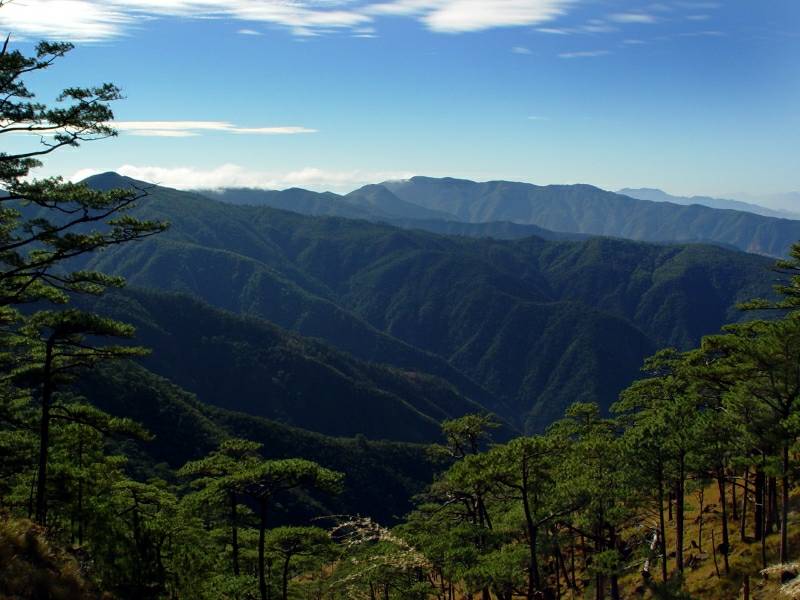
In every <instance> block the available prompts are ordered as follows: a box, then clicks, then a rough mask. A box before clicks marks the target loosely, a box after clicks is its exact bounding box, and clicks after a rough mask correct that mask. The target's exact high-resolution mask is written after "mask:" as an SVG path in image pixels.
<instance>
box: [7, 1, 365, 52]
mask: <svg viewBox="0 0 800 600" xmlns="http://www.w3.org/2000/svg"><path fill="white" fill-rule="evenodd" d="M343 4H348V2H340V1H328V2H326V1H324V0H323V1H320V0H291V1H288V0H227V1H226V0H24V1H23V0H20V1H17V2H10V3H8V4H6V5H5V6H3V9H2V10H1V11H0V27H2V29H4V30H10V31H12V32H14V34H15V35H16V36H18V37H33V38H38V37H44V38H49V39H53V38H58V39H68V40H72V41H84V42H97V41H102V40H107V39H112V38H115V37H119V36H121V35H125V34H126V32H127V31H128V29H129V28H130V27H132V26H135V25H137V24H141V23H143V22H145V21H147V20H148V19H152V18H156V17H188V18H228V19H235V20H238V21H247V22H249V23H253V22H259V23H270V24H274V25H279V26H283V27H286V28H288V29H290V30H292V31H294V32H298V31H305V30H309V31H312V30H316V29H320V28H326V29H350V28H353V27H357V26H359V25H364V24H367V23H369V22H371V21H372V18H371V17H370V16H369V15H366V14H364V13H362V12H358V11H353V10H345V9H343V8H342V5H343ZM242 31H255V30H253V29H248V30H240V32H242Z"/></svg>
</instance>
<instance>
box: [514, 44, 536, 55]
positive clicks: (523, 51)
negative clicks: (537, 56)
mask: <svg viewBox="0 0 800 600" xmlns="http://www.w3.org/2000/svg"><path fill="white" fill-rule="evenodd" d="M511 52H513V53H514V54H532V52H531V50H530V48H526V47H525V46H514V47H513V48H512V49H511Z"/></svg>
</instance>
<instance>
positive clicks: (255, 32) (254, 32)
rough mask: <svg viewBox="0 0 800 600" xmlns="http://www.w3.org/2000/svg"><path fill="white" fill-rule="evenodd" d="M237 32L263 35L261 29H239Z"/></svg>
mask: <svg viewBox="0 0 800 600" xmlns="http://www.w3.org/2000/svg"><path fill="white" fill-rule="evenodd" d="M236 33H238V34H239V35H262V33H261V32H260V31H256V30H255V29H239V30H238V31H237V32H236Z"/></svg>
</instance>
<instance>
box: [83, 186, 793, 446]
mask: <svg viewBox="0 0 800 600" xmlns="http://www.w3.org/2000/svg"><path fill="white" fill-rule="evenodd" d="M88 183H89V184H90V185H93V186H95V187H98V188H111V187H119V186H129V185H137V186H140V187H146V186H147V184H144V183H141V182H134V181H132V180H128V179H125V178H121V177H119V176H117V175H114V174H104V175H100V176H96V177H94V178H91V179H90V180H89V182H88ZM449 185H450V182H449V181H447V180H443V181H439V180H421V181H414V180H412V181H411V182H406V183H404V184H399V183H394V184H391V187H393V188H394V190H390V189H389V187H390V184H386V186H371V187H369V188H368V189H366V190H359V191H357V192H354V193H353V194H351V195H349V196H348V197H347V199H346V200H345V199H342V197H340V196H336V195H333V194H314V193H312V192H306V191H302V190H287V191H286V192H267V193H263V192H262V193H258V194H256V193H255V192H248V193H252V194H255V196H254V197H251V198H250V199H249V204H250V205H245V204H239V205H233V204H230V203H227V204H226V203H223V202H219V201H215V200H212V199H209V198H206V197H204V196H203V195H200V194H195V193H188V192H179V191H177V190H171V189H168V188H161V187H154V188H152V189H151V190H150V194H151V195H150V197H149V198H148V199H147V200H146V201H145V202H144V203H143V205H142V207H141V208H139V209H137V214H138V215H139V216H142V217H147V218H158V219H165V220H168V221H170V222H171V224H172V227H171V229H170V230H169V231H168V232H167V233H165V234H163V235H161V236H158V237H156V238H153V239H151V240H148V241H146V242H143V243H140V244H135V245H132V246H129V247H124V248H119V249H115V250H112V251H109V252H106V253H103V254H102V255H99V256H98V257H96V258H95V259H94V260H93V262H92V263H91V264H90V265H89V266H90V267H91V268H97V269H100V270H103V271H106V272H111V273H118V274H121V275H123V276H125V277H126V278H127V279H128V281H129V284H130V286H132V287H133V288H153V289H156V290H160V291H161V292H170V293H175V292H177V293H180V294H182V295H183V296H175V295H171V294H166V295H165V294H163V293H161V294H153V293H152V292H143V291H142V292H139V291H137V290H136V289H132V290H131V291H129V292H126V293H125V295H122V296H116V297H115V300H114V304H113V305H112V306H110V307H109V308H113V309H114V310H113V313H114V316H116V317H119V318H121V319H124V320H128V321H132V322H134V323H135V324H137V325H138V327H139V329H140V331H141V335H142V336H143V340H144V342H145V343H146V344H147V345H149V346H151V347H152V348H153V349H154V355H153V356H154V357H160V359H158V360H156V359H155V358H154V359H153V360H152V362H145V365H146V366H148V368H151V369H152V370H154V371H155V372H157V373H159V374H161V375H163V376H165V377H168V378H170V379H171V380H172V381H174V382H175V383H178V384H179V385H181V386H182V387H185V388H186V389H187V390H189V391H192V392H194V393H196V394H197V395H198V398H199V399H200V400H201V401H203V402H207V403H210V404H215V405H217V406H220V407H222V408H225V409H234V410H239V411H244V412H248V413H250V414H254V415H260V416H267V417H270V418H273V419H278V420H280V421H283V422H285V423H291V424H294V425H297V426H300V427H304V428H308V429H313V430H316V431H320V432H321V433H326V434H334V435H343V434H345V435H352V434H354V433H357V432H363V433H366V432H368V433H369V435H371V436H374V437H385V438H391V439H398V440H421V439H426V438H429V436H433V435H434V433H433V432H434V425H435V424H436V423H437V422H438V421H440V420H442V419H443V418H449V417H452V416H456V415H458V414H464V413H466V412H471V411H474V410H475V408H476V406H480V407H483V408H485V409H487V410H491V411H493V412H495V413H497V414H499V415H500V416H502V417H503V418H504V419H506V420H507V421H508V422H509V423H510V424H511V426H516V427H518V428H520V429H526V430H529V431H532V430H539V429H541V428H543V427H544V426H546V425H547V424H548V423H550V422H551V421H552V420H553V419H555V418H557V417H558V416H560V415H561V414H562V413H563V410H564V409H565V408H566V407H567V406H568V405H570V404H571V403H573V402H575V401H579V400H583V401H597V402H599V403H600V404H601V405H602V406H605V407H607V406H608V405H609V404H610V403H612V402H613V401H615V400H616V397H617V394H618V393H619V392H620V391H621V390H622V389H623V388H624V387H626V386H627V385H628V384H629V383H630V382H631V381H633V380H634V379H635V378H637V377H638V376H639V369H640V367H641V364H642V361H643V359H644V358H645V357H646V356H648V355H650V354H651V353H652V352H654V351H655V350H656V349H657V348H659V347H663V346H666V345H675V346H677V347H681V348H688V347H690V346H691V345H693V344H695V343H697V341H698V340H699V338H700V337H701V336H702V335H704V334H707V333H711V332H714V331H717V330H718V329H719V328H720V327H721V326H722V325H723V324H725V323H727V322H731V321H734V320H738V319H740V318H742V315H741V313H740V312H739V311H737V310H736V308H735V306H736V304H737V302H740V301H742V300H745V299H748V298H751V297H753V296H760V295H764V294H768V293H769V292H770V285H771V282H772V278H773V276H772V274H771V273H770V271H769V267H770V265H771V264H772V260H770V259H768V258H765V257H760V256H756V255H752V254H745V253H742V252H738V251H735V250H729V249H725V248H721V247H719V246H711V245H698V244H691V245H667V244H658V245H654V244H647V243H642V242H638V241H629V240H622V239H610V238H602V237H595V238H589V239H578V240H565V239H560V238H563V236H559V235H558V234H552V233H550V232H543V235H542V236H539V237H537V236H535V235H534V236H531V235H530V234H531V233H536V232H537V231H542V230H541V229H539V228H533V229H530V230H527V229H526V228H528V227H530V226H529V225H513V226H511V225H509V224H505V225H502V227H501V226H500V225H498V224H497V223H491V222H490V223H488V224H481V223H477V224H476V223H466V224H463V223H460V222H458V221H446V220H439V219H436V218H434V219H419V220H415V219H413V218H411V217H409V212H410V211H411V209H410V208H409V205H412V206H417V205H416V204H414V202H411V200H410V199H418V198H419V197H420V186H422V187H424V188H429V189H431V190H432V191H437V190H438V192H439V195H438V196H437V195H436V194H434V193H431V195H430V196H429V197H428V204H429V206H425V207H423V211H420V212H419V213H417V214H420V215H426V216H427V217H430V216H431V214H430V213H431V212H440V213H444V214H453V216H454V217H456V218H473V217H472V216H471V214H470V213H469V211H468V210H467V208H468V207H467V204H466V203H462V204H463V206H462V209H463V210H462V211H461V212H459V211H458V210H456V208H457V207H456V205H457V204H458V203H459V200H458V197H457V196H456V195H455V194H453V193H452V192H451V191H448V190H447V188H448V187H449ZM457 185H460V186H464V187H465V188H466V189H468V190H472V193H473V194H474V193H477V194H478V196H477V197H478V198H481V197H483V195H484V192H485V193H490V195H491V191H492V190H493V189H494V191H498V190H497V189H496V188H495V186H489V187H488V188H485V189H484V188H481V189H480V190H477V192H476V189H475V188H474V187H473V186H477V185H479V184H470V183H469V182H459V183H458V184H457ZM508 185H511V187H512V189H514V188H515V186H514V185H513V184H508ZM501 187H502V186H501ZM532 187H535V186H532ZM380 188H382V189H380ZM556 191H557V192H558V193H559V194H560V196H559V198H562V199H565V200H566V201H568V203H569V202H570V201H571V205H572V206H573V209H574V210H575V211H576V212H575V213H574V215H575V217H577V216H579V212H578V210H577V209H576V208H574V207H577V206H581V205H583V204H585V203H589V202H591V201H592V200H591V199H592V198H598V197H599V198H601V199H604V200H605V201H606V205H603V206H604V207H605V208H604V209H603V210H606V209H608V210H613V209H614V208H615V205H614V203H615V202H624V203H641V204H643V205H645V206H647V207H650V206H661V205H658V204H655V203H645V202H642V201H636V200H633V199H630V198H626V197H623V196H619V195H617V194H610V193H608V192H602V191H600V190H596V188H589V187H588V186H581V187H579V188H577V189H567V190H564V189H557V190H556ZM398 193H399V194H401V195H402V196H404V198H405V202H406V204H403V203H400V204H399V208H398V211H402V212H403V213H404V216H403V217H399V216H398V217H397V218H398V219H400V221H403V222H405V221H408V222H407V223H406V224H405V225H404V226H406V227H408V226H414V227H415V229H414V230H410V229H401V228H398V227H396V226H393V225H390V224H387V223H386V222H377V221H383V220H385V219H387V217H380V218H379V217H377V216H376V213H377V212H378V211H380V213H382V214H387V213H390V212H391V211H392V208H393V207H392V205H391V202H392V198H393V197H394V196H396V195H397V194H398ZM522 193H523V196H522V200H523V201H522V202H521V204H522V206H523V207H527V208H524V210H528V211H529V212H530V206H531V205H532V204H533V203H532V202H531V199H530V197H529V195H533V196H534V197H535V196H536V195H537V194H539V193H542V192H541V191H539V190H531V189H529V188H527V187H526V188H524V189H523V192H522ZM232 194H233V192H226V193H223V194H221V196H222V197H227V198H228V199H230V198H231V195H232ZM390 194H391V195H390ZM583 194H588V195H589V196H588V198H585V197H584V196H583ZM218 196H219V195H218ZM265 198H266V200H264V199H265ZM494 199H495V204H494V206H488V205H487V204H486V203H485V202H484V206H486V209H485V210H486V212H485V214H486V215H489V214H494V213H496V214H502V215H510V216H513V215H514V214H515V213H514V211H513V210H511V209H509V208H508V207H506V206H505V205H504V202H503V201H502V200H501V199H500V195H499V194H496V195H495V196H494ZM294 200H296V201H297V203H296V204H292V201H294ZM418 201H420V200H418ZM280 202H282V203H283V206H284V207H286V206H291V207H294V208H295V209H297V206H300V207H301V208H302V209H303V210H305V211H309V212H311V211H328V212H327V213H325V214H338V211H339V210H347V211H351V210H352V211H355V210H356V209H357V210H361V211H362V212H361V219H353V218H342V217H339V216H335V217H331V216H325V217H315V216H309V215H305V214H300V213H298V212H289V211H286V210H282V209H275V208H272V207H271V206H268V205H267V204H269V203H272V204H276V203H280ZM420 202H421V201H420ZM545 202H549V203H550V204H551V205H552V208H553V212H559V211H556V208H558V206H557V204H558V203H557V202H555V201H554V200H552V199H550V200H546V201H545ZM252 204H258V205H256V206H253V205H252ZM509 204H511V205H512V207H513V206H514V205H513V203H509ZM364 206H366V207H367V209H364V208H363V207H364ZM664 206H666V205H664ZM608 207H610V208H608ZM679 208H680V207H679ZM692 208H694V207H692ZM449 210H455V212H448V211H449ZM521 210H523V209H521ZM619 210H621V209H619ZM704 210H709V211H711V214H712V215H714V214H716V213H717V212H720V211H714V210H713V209H704ZM369 211H376V212H375V213H372V215H371V217H370V220H371V221H372V222H370V221H369V220H363V219H364V218H365V215H368V214H369ZM464 211H467V212H464ZM601 212H602V211H601V210H600V209H597V210H596V211H595V212H594V214H598V215H599V214H600V213H601ZM723 212H724V213H725V214H727V212H730V211H723ZM411 214H414V213H411ZM482 214H484V213H482ZM561 214H563V211H561ZM737 214H738V213H737ZM348 216H350V217H352V216H356V213H355V212H353V213H351V214H350V215H348ZM748 216H752V215H748ZM757 218H765V217H757ZM419 223H436V224H438V225H437V226H439V227H442V228H444V229H447V228H453V229H454V230H456V231H454V232H457V233H469V234H470V235H472V236H473V237H465V236H455V237H454V236H448V235H439V234H434V233H430V232H426V231H419V228H420V227H419V225H418V224H419ZM448 223H450V225H448ZM469 227H473V228H474V229H473V230H472V231H471V232H470V231H469ZM459 228H461V231H458V229H459ZM480 228H484V230H483V233H480V232H479V231H480ZM498 228H500V229H502V228H505V229H504V230H505V231H512V232H513V231H514V228H517V230H516V231H517V232H518V233H519V234H520V235H518V236H516V237H519V239H493V238H491V237H486V236H487V234H490V233H491V232H492V231H495V230H497V229H498ZM523 231H530V233H529V234H528V236H527V237H522V235H521V234H522V232H523ZM510 237H513V236H510ZM798 237H800V236H798ZM187 295H189V296H192V297H193V298H192V299H190V298H186V296H187ZM212 307H213V308H212ZM104 310H106V308H104ZM220 310H222V311H226V312H220ZM167 315H172V317H167ZM237 315H241V316H237ZM275 325H277V326H278V327H275ZM280 328H283V329H280ZM289 331H293V332H296V334H300V336H302V337H298V336H297V335H295V334H292V333H289ZM309 337H313V338H317V341H312V340H309V339H307V338H309ZM180 348H193V350H192V351H191V352H188V351H187V352H185V353H183V352H180V351H179V350H178V349H180ZM165 356H168V357H170V358H169V360H166V359H165V358H164V357H165ZM212 357H213V360H214V361H216V364H219V365H222V366H221V367H220V371H219V373H220V374H219V376H220V377H223V375H222V374H223V373H224V377H223V379H224V381H222V382H219V383H215V382H214V381H212V380H210V379H209V378H208V375H207V372H206V368H205V366H206V365H208V364H210V362H209V361H211V360H212ZM365 361H366V362H365ZM370 363H371V364H370ZM374 363H379V364H381V365H386V366H376V365H375V364H374ZM223 367H224V368H223ZM312 379H313V380H318V381H319V382H320V383H319V384H318V385H316V386H315V387H314V388H313V389H312V388H310V387H308V388H306V387H305V386H306V384H308V385H310V384H309V383H308V382H309V380H312ZM226 386H234V387H235V388H236V389H237V390H238V391H237V393H235V394H225V393H221V392H220V391H218V390H225V389H228V388H227V387H226ZM304 403H305V404H304ZM333 412H336V415H338V416H339V417H337V418H333V416H330V417H329V416H327V415H329V414H332V413H333ZM381 419H382V420H383V422H381ZM376 420H377V422H376Z"/></svg>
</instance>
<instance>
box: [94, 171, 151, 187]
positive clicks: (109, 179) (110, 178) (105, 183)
mask: <svg viewBox="0 0 800 600" xmlns="http://www.w3.org/2000/svg"><path fill="white" fill-rule="evenodd" d="M81 183H83V184H85V185H87V186H88V187H90V188H92V189H93V190H98V191H101V192H106V191H108V190H116V189H131V188H133V189H147V188H152V187H156V184H154V183H148V182H146V181H139V180H138V179H133V178H131V177H126V176H125V175H120V174H119V173H117V172H115V171H106V172H105V173H98V174H97V175H91V176H89V177H87V178H86V179H84V180H83V181H81Z"/></svg>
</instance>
